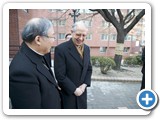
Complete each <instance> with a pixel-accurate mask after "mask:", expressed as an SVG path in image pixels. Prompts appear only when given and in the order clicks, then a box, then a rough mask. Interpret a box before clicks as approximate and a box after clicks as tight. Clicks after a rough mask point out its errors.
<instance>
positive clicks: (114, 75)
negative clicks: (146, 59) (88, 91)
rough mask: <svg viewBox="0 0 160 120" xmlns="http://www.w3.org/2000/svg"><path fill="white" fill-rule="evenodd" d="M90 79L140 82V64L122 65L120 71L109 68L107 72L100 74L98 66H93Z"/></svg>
mask: <svg viewBox="0 0 160 120" xmlns="http://www.w3.org/2000/svg"><path fill="white" fill-rule="evenodd" d="M92 80H100V81H125V82H140V81H141V80H142V73H141V66H140V67H122V70H120V71H115V70H110V71H108V73H107V74H102V73H101V71H100V68H99V67H94V66H93V73H92Z"/></svg>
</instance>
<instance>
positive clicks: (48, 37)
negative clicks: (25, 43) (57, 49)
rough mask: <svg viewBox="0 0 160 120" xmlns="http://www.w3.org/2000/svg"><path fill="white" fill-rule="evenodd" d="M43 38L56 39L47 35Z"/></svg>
mask: <svg viewBox="0 0 160 120" xmlns="http://www.w3.org/2000/svg"><path fill="white" fill-rule="evenodd" d="M44 37H47V38H52V39H56V38H55V37H53V36H48V35H44Z"/></svg>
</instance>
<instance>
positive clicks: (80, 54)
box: [54, 21, 92, 109]
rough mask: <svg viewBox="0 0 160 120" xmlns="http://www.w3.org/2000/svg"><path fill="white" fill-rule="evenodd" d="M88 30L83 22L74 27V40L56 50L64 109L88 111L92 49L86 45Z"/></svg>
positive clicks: (57, 77)
mask: <svg viewBox="0 0 160 120" xmlns="http://www.w3.org/2000/svg"><path fill="white" fill-rule="evenodd" d="M86 34H87V28H86V27H85V25H84V23H83V22H82V21H79V22H77V23H75V24H74V25H73V29H72V38H71V39H70V40H69V41H67V42H65V43H62V44H60V45H59V46H57V47H56V48H55V56H54V70H55V76H56V79H57V81H58V83H59V86H60V87H61V89H62V90H61V91H62V103H63V104H62V106H63V108H64V109H86V108H87V89H86V87H87V86H88V87H89V86H90V84H91V74H92V66H91V63H90V49H89V47H88V46H87V45H86V44H84V40H85V37H86Z"/></svg>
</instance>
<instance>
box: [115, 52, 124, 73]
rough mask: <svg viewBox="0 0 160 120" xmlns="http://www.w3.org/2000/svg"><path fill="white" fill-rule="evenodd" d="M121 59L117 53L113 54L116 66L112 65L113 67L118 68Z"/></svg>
mask: <svg viewBox="0 0 160 120" xmlns="http://www.w3.org/2000/svg"><path fill="white" fill-rule="evenodd" d="M121 60H122V55H117V54H115V56H114V61H115V63H116V66H115V67H114V69H116V70H120V67H121Z"/></svg>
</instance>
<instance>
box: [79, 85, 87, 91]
mask: <svg viewBox="0 0 160 120" xmlns="http://www.w3.org/2000/svg"><path fill="white" fill-rule="evenodd" d="M86 87H87V85H86V84H82V85H81V86H79V88H80V89H81V91H82V92H84V91H85V89H86Z"/></svg>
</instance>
